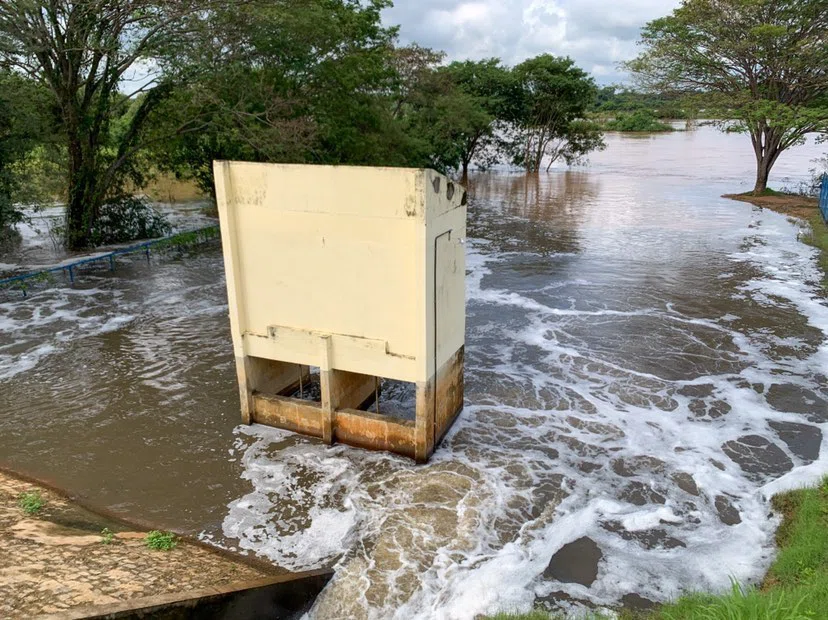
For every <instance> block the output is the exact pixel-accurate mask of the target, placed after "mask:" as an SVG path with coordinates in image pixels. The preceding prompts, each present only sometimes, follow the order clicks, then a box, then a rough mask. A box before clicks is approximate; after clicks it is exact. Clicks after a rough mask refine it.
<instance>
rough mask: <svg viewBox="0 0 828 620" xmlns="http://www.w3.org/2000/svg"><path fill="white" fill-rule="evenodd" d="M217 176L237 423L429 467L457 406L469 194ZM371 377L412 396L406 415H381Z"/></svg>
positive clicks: (240, 167) (338, 171) (333, 176)
mask: <svg viewBox="0 0 828 620" xmlns="http://www.w3.org/2000/svg"><path fill="white" fill-rule="evenodd" d="M214 169H215V179H216V197H217V200H218V210H219V218H220V221H221V238H222V246H223V251H224V265H225V271H226V276H227V295H228V300H229V306H230V326H231V330H232V335H233V348H234V352H235V356H236V368H237V372H238V381H239V389H240V391H241V409H242V418H243V420H244V421H245V422H246V423H253V422H256V423H260V424H267V425H270V426H276V427H279V428H283V429H288V430H291V431H296V432H299V433H304V434H306V435H312V436H315V437H320V438H322V439H323V440H324V441H325V442H327V443H333V442H334V441H339V442H343V443H347V444H351V445H355V446H361V447H365V448H371V449H378V450H390V451H392V452H397V453H399V454H404V455H406V456H410V457H412V458H414V459H416V460H417V461H418V462H425V461H427V460H428V458H429V457H430V456H431V454H432V452H433V451H434V448H435V446H436V445H437V444H438V443H439V441H440V439H441V438H442V437H443V435H444V434H445V433H446V431H447V430H448V429H449V427H450V426H451V424H452V422H453V421H454V420H455V418H456V417H457V415H458V413H459V412H460V410H461V409H462V407H463V352H464V342H465V334H464V332H465V295H464V281H465V254H464V247H463V242H464V238H465V234H466V207H465V205H466V192H465V191H464V190H463V188H461V187H459V186H457V185H455V184H454V183H452V182H451V181H450V180H449V179H447V178H446V177H444V176H442V175H440V174H438V173H436V172H434V171H433V170H419V169H411V168H369V167H351V166H306V165H282V164H257V163H242V162H216V163H215V165H214ZM316 369H318V372H317V371H316ZM381 379H393V380H397V381H404V382H410V383H412V384H413V388H414V393H415V402H416V404H415V407H414V408H415V411H413V412H411V413H412V414H413V415H398V416H393V415H390V414H387V413H383V408H382V407H381V406H380V404H381V400H382V396H381V394H380V386H381V385H382V382H381ZM377 399H379V401H377ZM375 402H376V406H375V409H376V410H377V411H378V412H371V411H368V408H369V407H371V405H372V404H374V403H375Z"/></svg>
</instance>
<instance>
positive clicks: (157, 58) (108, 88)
mask: <svg viewBox="0 0 828 620" xmlns="http://www.w3.org/2000/svg"><path fill="white" fill-rule="evenodd" d="M217 3H218V0H4V2H2V3H0V64H2V65H3V66H5V67H7V68H10V69H12V70H14V71H17V72H20V73H22V74H25V75H28V76H30V77H31V78H34V79H36V80H38V81H39V82H41V83H42V84H44V85H45V86H47V87H48V88H49V89H50V90H51V92H52V94H53V97H54V100H55V101H56V104H57V107H58V110H59V113H60V117H61V121H62V131H63V135H64V136H65V143H66V154H67V160H68V161H67V177H68V185H69V187H68V196H67V208H66V224H67V226H66V230H67V238H66V242H67V245H68V246H69V247H70V248H81V247H85V246H87V245H89V244H90V243H91V233H92V228H93V226H94V223H95V220H96V219H97V217H98V215H99V213H100V210H101V207H102V205H103V204H104V203H105V201H106V200H108V199H110V198H111V197H112V195H113V193H117V191H118V190H119V184H120V182H121V181H122V180H123V176H124V174H125V173H126V171H128V170H129V167H130V166H129V164H130V163H131V161H132V158H133V157H134V156H135V154H136V153H137V152H138V151H139V150H140V148H141V145H140V144H139V138H140V136H141V130H142V129H143V127H144V125H145V123H146V120H147V118H148V116H149V113H150V112H151V110H152V109H153V108H154V107H155V106H156V105H158V103H159V102H160V101H162V100H163V99H164V98H165V97H166V95H167V94H168V93H169V91H170V88H169V86H170V76H168V75H167V76H165V77H166V79H162V80H160V81H155V80H151V79H149V78H147V80H146V82H147V83H146V84H145V86H144V88H145V90H146V95H145V96H144V97H143V98H142V100H141V104H140V106H139V108H138V109H136V110H135V111H134V113H133V114H131V116H130V124H129V126H128V127H126V128H125V130H124V131H121V132H115V133H113V132H111V131H110V128H111V123H112V120H113V118H116V117H119V116H121V115H122V114H123V113H124V112H125V109H124V106H128V105H129V104H130V102H129V99H128V98H127V97H124V96H123V94H122V93H121V92H120V91H121V88H122V87H123V85H124V83H125V80H126V78H129V77H133V76H134V75H136V74H139V73H140V72H141V71H140V69H141V68H142V67H144V68H152V69H159V70H162V69H163V67H165V65H166V64H167V63H166V59H167V58H169V57H171V56H174V55H175V53H176V50H177V49H182V48H186V47H187V46H188V45H193V44H194V41H193V39H192V36H191V35H192V34H193V33H196V32H198V28H195V27H194V26H195V25H197V24H198V23H199V20H200V19H201V18H202V17H203V16H204V14H205V12H207V11H209V10H210V9H211V8H212V7H213V5H215V4H217ZM185 129H187V127H182V128H180V130H182V131H183V130H185Z"/></svg>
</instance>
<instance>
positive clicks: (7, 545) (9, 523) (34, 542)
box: [0, 471, 272, 618]
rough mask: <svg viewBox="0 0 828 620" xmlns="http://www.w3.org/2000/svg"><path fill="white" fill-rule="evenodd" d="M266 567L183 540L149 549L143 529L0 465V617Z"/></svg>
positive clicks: (191, 586) (164, 590)
mask: <svg viewBox="0 0 828 620" xmlns="http://www.w3.org/2000/svg"><path fill="white" fill-rule="evenodd" d="M155 538H156V540H157V542H158V543H159V544H156V545H155V546H156V547H169V546H171V545H170V544H164V543H165V541H170V540H171V539H170V538H168V537H165V536H156V537H155ZM271 574H272V573H270V572H268V571H265V570H263V569H259V568H257V567H254V566H251V565H247V564H243V563H240V562H236V561H233V560H232V559H231V558H229V557H227V556H226V555H224V554H219V553H217V552H215V551H212V550H210V549H208V548H206V547H203V546H199V545H194V544H191V543H189V542H186V541H181V540H177V541H174V547H173V548H171V549H168V550H161V549H152V548H150V546H148V544H147V532H145V531H138V530H137V529H136V528H132V527H129V526H127V525H125V524H124V523H122V522H120V521H115V520H111V519H107V518H106V517H103V516H101V515H98V514H95V513H92V512H90V511H88V510H85V509H83V508H81V507H80V506H78V505H76V504H75V503H73V502H71V501H70V500H68V499H67V498H66V497H63V496H61V495H60V494H59V493H57V492H55V491H52V490H50V489H47V488H44V487H43V486H40V485H36V484H33V483H31V482H27V481H24V480H21V479H19V478H17V477H15V476H12V475H10V474H8V473H4V472H2V471H0V617H3V618H30V617H32V616H37V615H39V614H53V613H61V612H65V611H67V610H72V609H73V608H77V607H79V606H87V605H107V604H116V603H119V602H124V601H131V600H137V599H139V598H143V597H148V596H158V595H164V594H172V593H181V592H188V591H196V590H202V589H205V588H216V587H222V586H226V585H229V584H232V583H238V582H248V581H254V580H260V579H263V578H265V577H268V576H270V575H271Z"/></svg>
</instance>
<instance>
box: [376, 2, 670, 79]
mask: <svg viewBox="0 0 828 620" xmlns="http://www.w3.org/2000/svg"><path fill="white" fill-rule="evenodd" d="M678 5H679V0H395V6H394V7H393V8H391V9H387V10H386V11H385V13H384V19H385V21H386V23H387V24H389V25H390V24H397V25H399V26H400V39H401V40H402V43H411V42H416V43H419V44H420V45H423V46H425V47H432V48H435V49H441V50H443V51H444V52H446V53H447V54H448V59H449V60H465V59H467V58H471V59H479V58H489V57H492V56H496V57H498V58H501V59H502V60H503V61H504V62H506V63H507V64H510V65H512V64H515V63H518V62H520V61H521V60H523V59H525V58H528V57H531V56H536V55H537V54H542V53H546V52H548V53H551V54H555V55H557V56H569V57H571V58H572V59H574V60H575V62H576V63H577V64H578V65H579V66H580V67H581V68H583V69H585V70H587V71H589V72H591V73H592V74H593V75H594V76H595V78H596V80H598V82H600V83H603V84H609V83H614V82H621V81H624V79H625V76H624V74H623V73H621V72H619V70H618V68H617V66H616V65H617V63H618V62H620V61H622V60H627V59H629V58H632V57H633V56H635V54H636V45H635V43H636V41H637V39H638V32H639V30H640V28H641V26H643V25H644V24H645V23H646V22H647V21H649V20H651V19H654V18H656V17H661V16H663V15H667V14H668V13H670V12H671V11H672V10H673V9H674V8H675V7H677V6H678Z"/></svg>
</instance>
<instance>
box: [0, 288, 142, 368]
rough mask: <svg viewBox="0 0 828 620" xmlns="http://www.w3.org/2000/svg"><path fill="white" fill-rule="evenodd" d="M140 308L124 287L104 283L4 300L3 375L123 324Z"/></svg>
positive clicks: (0, 325)
mask: <svg viewBox="0 0 828 620" xmlns="http://www.w3.org/2000/svg"><path fill="white" fill-rule="evenodd" d="M135 311H136V308H135V307H134V305H127V304H124V303H123V294H122V293H121V292H120V291H117V290H112V289H100V288H88V289H76V288H68V287H59V288H50V289H46V290H44V291H41V292H39V293H38V295H37V296H35V297H33V298H28V299H24V298H20V299H13V300H8V301H4V302H0V379H9V378H11V377H14V376H15V375H18V374H20V373H23V372H27V371H29V370H31V369H32V368H34V367H36V366H37V364H38V363H39V362H40V361H41V360H42V359H44V358H45V357H47V356H49V355H52V354H54V353H56V352H58V351H60V350H61V348H62V347H63V346H64V345H65V344H67V343H69V342H72V341H74V340H76V339H78V338H84V337H89V336H95V335H100V334H105V333H108V332H112V331H115V330H118V329H121V328H122V327H123V326H124V325H126V324H127V323H129V322H130V321H133V320H134V319H135Z"/></svg>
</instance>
